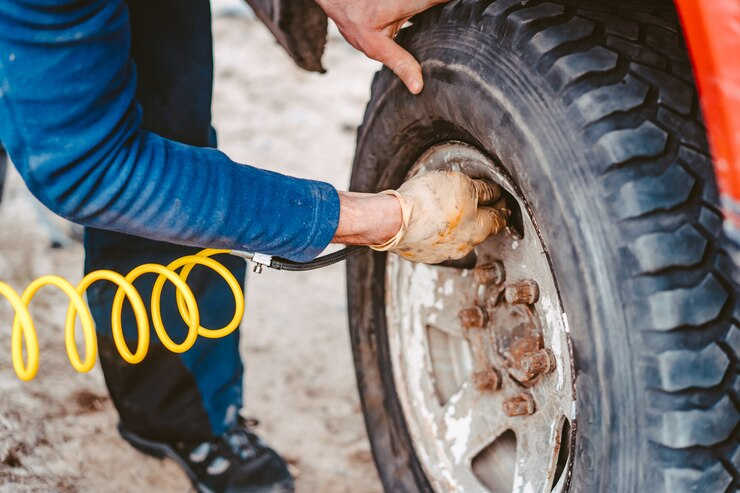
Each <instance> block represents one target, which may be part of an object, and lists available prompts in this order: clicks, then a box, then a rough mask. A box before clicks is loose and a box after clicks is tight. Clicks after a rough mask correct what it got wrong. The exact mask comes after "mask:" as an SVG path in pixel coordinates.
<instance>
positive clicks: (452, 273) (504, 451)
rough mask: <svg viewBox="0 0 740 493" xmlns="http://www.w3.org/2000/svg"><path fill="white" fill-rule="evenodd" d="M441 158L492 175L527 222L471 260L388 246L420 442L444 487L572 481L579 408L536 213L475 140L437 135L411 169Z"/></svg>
mask: <svg viewBox="0 0 740 493" xmlns="http://www.w3.org/2000/svg"><path fill="white" fill-rule="evenodd" d="M436 169H456V170H460V171H463V172H465V173H467V174H469V175H470V176H473V177H477V178H487V179H491V180H493V181H495V182H496V183H498V184H499V185H500V186H501V187H502V189H504V190H505V193H506V194H507V196H508V199H507V204H509V206H510V207H513V208H515V209H516V208H518V209H519V211H520V212H521V214H520V219H521V220H520V221H519V222H520V225H519V226H520V227H519V231H517V230H516V228H514V227H509V228H507V230H506V231H505V232H502V233H500V234H498V235H496V236H493V237H490V238H489V239H488V240H486V242H484V243H483V244H481V245H480V246H479V247H477V248H476V250H475V260H474V262H475V269H470V268H469V269H462V268H456V267H448V266H431V265H424V264H415V263H412V262H407V261H404V260H402V259H400V257H398V256H395V255H391V256H389V257H388V261H387V264H386V316H387V320H388V336H389V337H388V339H389V346H390V348H389V349H390V356H391V362H392V365H393V378H394V383H395V387H396V392H397V394H398V396H399V400H400V403H401V407H402V409H403V414H404V418H405V421H406V424H407V428H408V431H409V435H410V437H411V441H412V443H413V446H414V450H415V451H416V455H417V457H418V458H419V461H420V463H421V465H422V467H423V469H424V472H425V474H426V476H427V478H428V479H429V481H430V483H431V484H432V486H433V487H434V488H435V490H437V491H464V492H466V493H471V492H499V491H507V492H508V491H514V492H550V491H564V490H565V489H567V482H568V477H569V474H568V471H569V470H570V467H571V463H572V450H573V441H574V437H573V434H572V433H571V432H570V430H571V429H573V428H574V424H575V412H576V408H575V402H576V401H575V390H574V385H573V378H572V375H573V362H572V351H571V349H570V348H571V345H570V339H569V335H568V332H569V329H568V324H567V318H566V316H565V313H564V311H563V310H562V304H561V301H560V297H559V295H558V291H557V285H556V281H555V277H554V275H553V272H552V268H551V265H550V262H549V258H548V256H547V253H546V249H545V248H544V245H543V243H542V241H541V238H540V236H539V233H538V230H537V228H536V222H535V220H534V218H533V217H532V215H531V213H530V212H529V209H528V207H527V205H526V202H525V201H524V199H523V198H522V197H521V194H520V193H519V192H518V190H517V188H516V187H515V186H514V184H513V183H512V182H511V181H510V180H509V179H508V177H507V176H506V175H505V174H504V172H503V171H502V169H501V168H500V167H499V166H498V165H496V164H495V163H494V162H493V161H492V160H491V159H489V158H488V157H487V156H485V155H484V154H482V153H481V152H480V151H478V150H477V149H475V148H473V147H471V146H468V145H465V144H461V143H454V142H453V143H446V144H441V145H437V146H435V147H433V148H431V149H429V150H428V151H427V152H425V153H424V154H423V155H422V156H421V157H420V158H419V159H418V160H417V162H416V163H415V164H414V166H413V167H412V169H411V171H410V172H409V176H412V175H414V174H417V173H420V172H423V171H430V170H436ZM514 204H516V205H514ZM468 260H470V258H468ZM468 267H473V265H469V266H468ZM531 281H534V282H535V283H536V286H535V285H534V284H532V282H531ZM553 366H554V369H553ZM530 413H531V414H530Z"/></svg>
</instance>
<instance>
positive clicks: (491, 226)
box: [371, 171, 510, 264]
mask: <svg viewBox="0 0 740 493" xmlns="http://www.w3.org/2000/svg"><path fill="white" fill-rule="evenodd" d="M382 193H384V194H388V195H395V196H396V198H398V201H399V202H400V204H401V212H402V218H403V220H402V223H401V228H400V230H399V231H398V233H396V235H395V236H394V237H392V238H391V239H389V240H388V241H386V242H385V243H383V244H381V245H374V246H372V247H371V248H373V249H375V250H389V251H391V252H393V253H397V254H398V255H400V256H401V257H403V258H405V259H407V260H412V261H414V262H423V263H428V264H436V263H439V262H443V261H445V260H453V259H459V258H462V257H464V256H465V255H467V254H468V253H470V251H471V250H472V249H473V248H474V247H475V246H476V245H478V244H479V243H481V242H483V241H484V240H485V239H486V238H488V236H489V235H492V234H495V233H498V232H499V231H501V230H502V229H503V228H504V227H505V226H506V219H507V217H508V216H509V214H510V212H509V211H508V210H506V209H496V208H493V207H479V205H480V204H490V203H492V202H494V201H496V200H497V199H499V197H500V196H501V190H500V189H499V188H498V186H496V185H494V184H492V183H490V182H486V181H483V180H473V179H471V178H470V177H468V176H467V175H466V174H464V173H461V172H459V171H437V172H431V173H425V174H422V175H417V176H415V177H414V178H411V179H410V180H409V181H407V182H406V183H404V184H403V185H401V187H400V188H399V189H398V191H395V190H388V191H385V192H382Z"/></svg>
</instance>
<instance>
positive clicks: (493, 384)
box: [472, 368, 501, 391]
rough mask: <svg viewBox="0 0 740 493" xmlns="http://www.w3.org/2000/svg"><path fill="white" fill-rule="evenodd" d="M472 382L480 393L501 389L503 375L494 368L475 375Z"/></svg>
mask: <svg viewBox="0 0 740 493" xmlns="http://www.w3.org/2000/svg"><path fill="white" fill-rule="evenodd" d="M472 380H473V385H475V388H476V389H478V390H480V391H484V390H498V389H499V388H501V375H500V374H499V372H497V371H496V370H494V369H493V368H489V369H487V370H483V371H477V372H475V373H473V377H472Z"/></svg>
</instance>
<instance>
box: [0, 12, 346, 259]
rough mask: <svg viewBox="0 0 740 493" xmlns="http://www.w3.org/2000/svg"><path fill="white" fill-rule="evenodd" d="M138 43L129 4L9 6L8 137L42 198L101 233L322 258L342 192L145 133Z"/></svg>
mask: <svg viewBox="0 0 740 493" xmlns="http://www.w3.org/2000/svg"><path fill="white" fill-rule="evenodd" d="M129 46H130V33H129V21H128V13H127V10H126V7H125V4H124V2H123V1H122V0H82V1H80V0H74V1H73V0H67V1H57V2H53V5H52V3H50V2H27V1H19V0H3V1H2V2H0V141H2V142H3V143H4V144H5V146H6V147H7V149H8V151H9V154H10V156H11V158H12V160H13V161H14V163H15V165H16V166H17V168H18V170H19V172H20V174H21V175H22V177H23V179H24V180H25V181H26V183H27V184H28V187H29V188H30V189H31V191H32V192H33V193H34V195H36V196H37V197H38V198H39V199H40V200H41V201H42V202H43V203H44V204H45V205H46V206H47V207H49V208H50V209H51V210H53V211H54V212H56V213H58V214H60V215H63V216H66V217H67V218H69V219H71V220H73V221H75V222H78V223H81V224H84V225H87V226H94V227H97V228H101V229H109V230H115V231H120V232H125V233H129V234H133V235H137V236H142V237H146V238H152V239H157V240H165V241H170V242H173V243H181V244H189V245H196V246H212V247H220V248H227V249H240V250H254V251H260V252H263V253H268V254H274V255H280V256H283V257H288V258H293V259H296V260H308V259H310V258H312V257H314V256H316V255H317V254H318V253H320V251H321V250H323V248H324V247H325V246H326V244H328V243H329V241H330V240H331V239H332V238H333V236H334V233H335V230H336V228H337V224H338V221H339V206H340V204H339V197H338V195H337V192H336V190H334V188H333V187H331V186H330V185H328V184H326V183H321V182H314V181H308V180H299V179H295V178H290V177H286V176H283V175H280V174H277V173H272V172H268V171H264V170H259V169H256V168H252V167H249V166H243V165H240V164H237V163H234V162H232V161H231V160H230V159H228V157H227V156H226V155H224V154H223V153H221V152H220V151H217V150H215V149H204V148H196V147H191V146H186V145H182V144H179V143H176V142H173V141H170V140H167V139H164V138H161V137H159V136H157V135H155V134H152V133H150V132H145V131H142V130H141V129H140V128H139V125H140V120H141V109H140V107H139V106H138V105H137V103H136V101H135V89H136V74H135V67H134V65H133V63H132V61H131V59H130V58H129ZM182 104H188V102H187V101H183V102H182Z"/></svg>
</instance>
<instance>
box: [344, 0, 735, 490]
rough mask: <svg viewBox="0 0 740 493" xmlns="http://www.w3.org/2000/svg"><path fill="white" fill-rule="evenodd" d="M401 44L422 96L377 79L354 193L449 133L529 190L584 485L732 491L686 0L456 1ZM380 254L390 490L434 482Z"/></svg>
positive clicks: (356, 317)
mask: <svg viewBox="0 0 740 493" xmlns="http://www.w3.org/2000/svg"><path fill="white" fill-rule="evenodd" d="M617 3H619V5H620V6H615V5H613V4H617ZM399 40H400V41H401V42H402V44H403V45H404V46H406V47H407V48H408V49H409V50H410V51H411V52H412V53H413V54H414V55H415V56H416V57H417V58H418V59H419V60H420V61H421V62H422V66H423V70H424V77H425V83H426V86H425V89H424V92H423V93H422V94H421V95H420V96H417V97H414V96H411V95H410V94H408V93H407V92H406V91H405V89H404V88H403V86H402V84H401V83H400V82H399V81H398V80H397V79H396V78H395V77H394V76H393V75H392V74H391V73H389V72H388V71H387V70H383V71H381V72H380V73H379V74H378V75H377V76H376V78H375V80H374V83H373V89H372V100H371V101H370V103H369V105H368V108H367V112H366V114H365V119H364V123H363V126H362V127H361V129H360V131H359V135H358V145H357V154H356V158H355V163H354V170H353V174H352V189H353V190H356V191H368V192H370V191H377V190H381V189H384V188H392V187H397V186H398V185H400V183H401V182H402V181H403V178H404V176H405V175H406V173H407V172H408V169H409V166H410V165H411V164H412V163H413V162H414V161H415V160H416V159H417V158H418V157H419V156H420V155H421V154H422V153H423V152H424V150H426V149H428V148H429V147H431V146H433V145H434V144H437V143H441V142H447V141H461V142H465V143H468V144H470V145H473V146H475V147H477V148H478V149H480V150H482V151H483V152H485V153H487V154H488V155H490V156H493V157H494V158H495V159H496V160H498V161H499V162H500V163H501V164H502V166H504V167H505V168H506V171H507V172H508V174H509V175H510V177H511V178H512V180H513V181H514V182H515V183H516V184H517V185H518V186H519V187H520V188H521V190H522V192H523V195H524V196H525V197H527V198H528V200H529V206H530V207H531V210H532V213H533V215H534V216H535V217H537V218H538V220H539V228H540V233H541V235H542V240H543V243H544V244H545V245H546V247H547V249H548V252H549V255H550V259H551V262H552V266H553V269H554V271H555V273H556V278H557V282H558V284H559V287H560V291H561V293H562V296H563V303H564V307H565V311H566V313H567V317H568V321H569V325H570V330H571V339H572V345H573V354H574V361H575V368H576V398H577V418H576V434H575V452H574V455H575V457H574V462H573V469H572V471H571V474H572V476H571V483H570V490H571V491H583V492H593V491H610V492H630V491H666V492H683V491H712V492H714V491H736V490H737V488H738V487H740V482H739V480H738V466H739V465H740V448H739V447H738V426H737V425H738V418H739V416H740V414H739V413H738V388H739V387H738V379H737V366H738V358H737V355H738V351H739V350H740V330H739V329H738V325H739V323H738V319H740V305H739V304H738V286H737V285H736V284H734V283H733V282H732V281H731V274H732V272H733V269H734V266H733V264H732V262H730V261H729V258H728V255H727V253H726V250H725V249H724V247H723V244H722V241H723V240H722V238H721V216H720V209H719V197H718V192H717V187H716V184H715V181H714V177H713V170H712V164H711V160H710V157H709V150H708V144H707V140H706V136H705V129H704V125H703V122H702V120H701V114H700V108H699V104H698V97H697V93H696V89H695V86H694V82H693V79H692V72H691V66H690V62H689V60H688V56H687V50H686V47H685V44H684V41H683V39H682V36H681V30H680V25H679V22H678V19H677V16H676V12H675V10H674V8H673V5H672V4H671V2H659V1H649V2H647V1H646V2H636V3H628V2H605V3H601V2H594V1H576V0H574V1H570V0H568V1H552V2H543V1H527V2H522V1H521V0H498V1H493V2H491V1H467V0H465V1H453V2H451V3H449V4H446V5H444V6H443V7H440V8H436V9H434V10H432V11H429V12H427V13H425V14H423V15H421V16H419V17H417V18H415V19H414V20H413V26H412V27H410V28H408V29H406V30H404V31H403V32H402V33H401V34H400V36H399ZM385 260H386V256H385V255H384V254H380V253H369V252H368V253H366V254H363V255H361V256H357V257H355V258H353V259H351V260H350V263H349V267H348V296H349V310H350V325H351V331H352V344H353V350H354V356H355V364H356V370H357V379H358V385H359V388H360V392H361V396H362V403H363V409H364V413H365V419H366V424H367V428H368V432H369V436H370V440H371V442H372V445H373V452H374V456H375V460H376V463H377V465H378V468H379V471H380V475H381V478H382V481H383V484H384V486H385V489H386V491H389V492H417V491H432V488H431V486H430V484H429V482H428V481H427V479H426V477H425V475H424V471H423V469H422V467H421V466H420V464H419V461H418V460H417V457H416V455H415V452H414V449H413V445H412V443H411V441H410V438H409V434H408V432H407V425H406V423H405V422H404V417H403V413H402V410H401V408H400V404H399V402H398V399H397V396H396V395H395V388H394V382H393V375H392V371H391V367H390V360H389V356H388V340H387V334H388V327H387V325H386V318H385V287H384V283H385V278H384V274H385Z"/></svg>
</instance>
